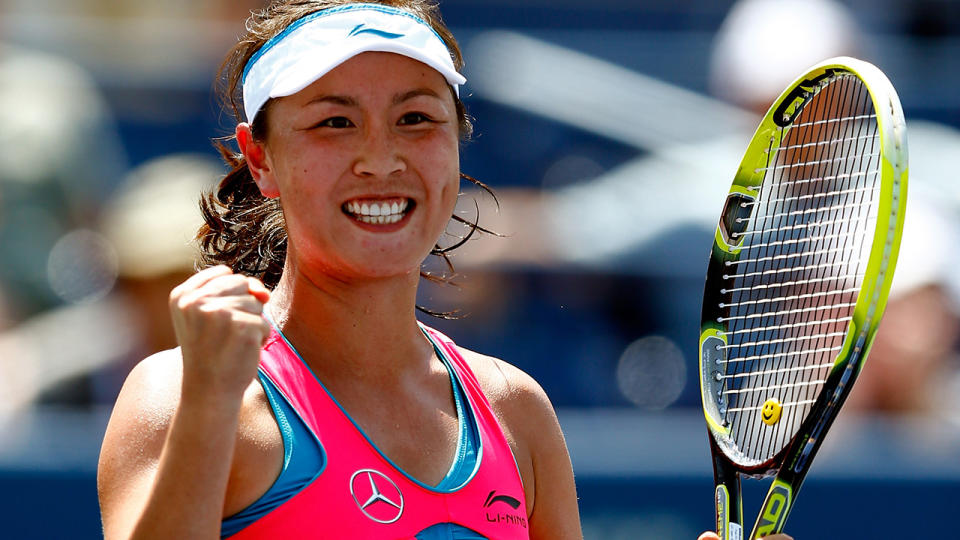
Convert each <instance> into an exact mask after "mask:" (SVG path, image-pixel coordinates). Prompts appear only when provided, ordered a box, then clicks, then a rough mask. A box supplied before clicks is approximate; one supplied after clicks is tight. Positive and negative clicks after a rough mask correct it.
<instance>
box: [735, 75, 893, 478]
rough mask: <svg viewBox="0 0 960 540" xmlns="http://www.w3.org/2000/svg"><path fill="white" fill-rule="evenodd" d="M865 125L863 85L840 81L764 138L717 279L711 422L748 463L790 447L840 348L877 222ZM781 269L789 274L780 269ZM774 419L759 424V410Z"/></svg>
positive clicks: (870, 139) (867, 109)
mask: <svg viewBox="0 0 960 540" xmlns="http://www.w3.org/2000/svg"><path fill="white" fill-rule="evenodd" d="M875 118H876V115H875V114H873V109H872V103H871V102H870V98H869V94H868V93H867V92H866V89H865V86H864V85H863V83H862V82H861V81H860V80H859V79H857V78H856V77H854V76H850V75H840V76H838V77H836V78H834V79H833V80H831V81H829V83H828V84H826V85H825V86H824V87H823V88H822V89H821V90H820V91H819V92H817V93H816V94H814V95H813V96H812V97H811V98H810V100H809V101H808V103H807V104H806V106H805V107H804V109H803V110H802V111H801V112H800V113H799V114H798V115H797V117H796V118H795V122H794V123H793V124H792V125H791V126H788V127H787V128H786V129H782V130H780V132H779V133H778V136H777V137H773V138H771V141H770V145H769V148H768V154H767V156H768V158H767V163H766V164H765V166H764V167H761V168H758V169H757V170H758V172H763V174H764V179H763V183H762V184H761V185H760V186H758V189H756V190H755V192H756V200H755V201H754V202H752V203H745V205H744V207H747V206H753V208H752V209H751V210H752V215H751V217H749V218H748V219H747V221H748V224H747V228H746V230H744V231H743V232H742V233H741V234H740V235H739V236H738V239H742V242H743V243H742V245H741V251H740V253H741V257H742V258H740V259H738V260H736V261H731V264H729V265H728V266H729V269H728V271H727V274H726V275H724V276H723V277H724V280H725V281H726V283H725V288H724V289H723V290H721V294H722V295H724V296H725V298H724V300H723V303H722V304H721V305H720V307H721V308H722V309H723V310H725V311H724V313H725V315H726V316H724V317H721V318H720V322H723V323H726V324H725V326H726V331H725V332H724V333H723V335H724V336H725V337H726V340H727V345H726V346H725V348H726V349H727V350H728V353H729V354H728V355H727V356H726V360H725V361H724V363H725V364H726V365H727V372H726V373H725V374H723V375H721V378H722V386H721V394H722V396H723V398H725V399H721V413H722V414H723V417H724V421H725V423H726V425H728V426H729V427H730V429H731V437H732V439H733V441H734V443H735V444H736V446H737V447H738V449H739V450H740V451H741V452H742V453H743V454H744V457H745V458H747V459H748V460H750V461H760V462H762V461H766V460H768V459H769V458H771V457H773V456H774V455H775V454H776V453H778V452H779V451H780V450H781V449H782V448H783V447H785V446H786V445H787V444H788V443H789V441H790V440H791V439H792V437H793V435H794V434H795V433H796V431H797V430H798V428H799V426H800V423H801V422H802V420H803V418H804V417H805V416H806V414H807V413H808V412H809V410H810V408H811V406H812V404H813V403H814V402H815V401H816V398H817V396H818V395H819V393H820V390H821V388H822V386H823V383H824V382H825V380H826V376H827V374H828V373H829V371H830V368H831V367H832V366H833V361H834V358H835V357H836V355H837V353H838V352H839V351H840V350H841V349H842V347H843V341H844V337H845V336H846V334H847V332H846V330H847V326H848V325H849V323H850V320H851V314H852V311H853V307H854V306H855V305H856V297H857V292H858V291H859V288H860V282H861V281H862V278H863V275H864V272H863V269H862V266H864V265H865V259H866V257H867V255H868V253H867V250H868V249H869V245H870V243H871V242H870V241H871V239H870V238H868V236H869V234H868V233H869V232H870V231H872V230H873V227H872V226H871V222H872V221H873V220H875V219H876V208H875V206H876V199H877V198H878V197H877V196H878V194H877V193H876V192H877V191H878V189H879V187H878V177H879V167H878V166H877V163H878V162H879V159H878V157H879V150H878V145H877V126H876V121H875ZM785 265H789V266H785ZM771 398H773V399H776V400H777V402H778V403H779V406H780V408H781V411H782V416H781V419H780V420H779V421H778V422H776V423H775V424H773V425H767V424H765V423H763V422H762V421H761V415H762V414H763V409H764V403H765V402H766V401H767V400H768V399H771Z"/></svg>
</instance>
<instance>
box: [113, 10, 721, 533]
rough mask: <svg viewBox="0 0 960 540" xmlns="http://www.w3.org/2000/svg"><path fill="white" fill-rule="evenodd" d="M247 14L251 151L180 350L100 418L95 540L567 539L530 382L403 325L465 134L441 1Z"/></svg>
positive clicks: (568, 492) (448, 212)
mask: <svg viewBox="0 0 960 540" xmlns="http://www.w3.org/2000/svg"><path fill="white" fill-rule="evenodd" d="M247 27H248V35H247V36H246V37H245V38H244V39H243V40H241V42H240V43H239V44H238V45H237V46H236V47H235V48H234V50H233V51H231V53H230V55H229V56H228V59H227V62H226V63H225V64H224V68H223V69H222V72H223V74H224V76H225V78H226V79H227V83H228V84H227V87H226V89H225V92H226V97H227V99H228V101H229V102H230V103H232V104H233V109H234V112H235V113H236V116H237V119H238V121H240V120H242V118H241V114H240V112H239V107H238V105H237V103H238V96H237V93H238V89H241V88H242V93H243V100H242V103H243V110H244V112H245V116H246V119H247V121H246V122H243V121H240V122H239V123H238V125H237V128H236V132H235V135H236V141H237V144H238V145H239V147H240V150H241V152H242V156H237V157H233V156H230V155H229V154H228V153H225V155H227V157H228V161H230V163H231V164H232V165H233V171H232V172H231V173H230V174H229V175H227V177H226V178H224V180H223V182H222V183H221V185H220V187H219V189H218V190H217V192H216V193H215V194H213V195H211V196H209V197H208V198H207V199H206V201H205V203H204V214H205V218H206V220H207V226H206V228H205V229H204V230H203V231H201V241H202V243H203V246H204V253H203V256H204V258H205V261H206V262H208V263H210V267H208V268H207V269H205V270H203V271H201V272H199V273H197V274H195V275H194V276H192V277H191V278H189V279H187V280H186V281H185V282H184V283H182V284H181V285H180V286H178V287H177V288H175V289H174V290H173V292H172V293H171V295H170V309H171V313H172V317H173V321H174V327H175V329H176V332H177V340H178V342H179V344H180V348H179V349H174V350H169V351H165V352H162V353H159V354H156V355H154V356H152V357H150V358H148V359H146V360H144V361H143V362H142V363H140V364H139V365H138V366H137V367H136V368H135V369H134V370H133V371H132V372H131V374H130V376H129V377H128V379H127V381H126V383H125V385H124V388H123V390H122V392H121V394H120V397H119V398H118V400H117V404H116V406H115V409H114V413H113V416H112V417H111V419H110V424H109V426H108V428H107V433H106V436H105V438H104V443H103V449H102V452H101V457H100V468H99V474H98V488H99V493H100V504H101V509H102V514H103V525H104V535H105V537H106V538H107V540H113V539H118V538H164V539H169V538H178V539H181V538H216V537H217V536H220V537H231V538H237V539H248V538H249V539H259V538H390V539H394V538H416V539H418V540H429V539H433V538H456V539H464V540H465V539H478V538H479V539H482V538H496V539H513V538H534V539H540V538H542V539H551V540H562V539H566V538H581V537H582V534H581V532H580V524H579V515H578V509H577V500H576V492H575V487H574V482H573V473H572V470H571V466H570V459H569V456H568V454H567V450H566V446H565V444H564V441H563V436H562V434H561V432H560V428H559V425H558V423H557V419H556V416H555V415H554V412H553V409H552V407H551V405H550V402H549V401H548V399H547V397H546V395H545V394H544V393H543V390H542V389H541V388H540V387H539V386H538V385H537V383H536V382H534V381H533V380H532V379H531V378H530V377H529V376H527V375H526V374H524V373H522V372H521V371H519V370H518V369H516V368H514V367H513V366H511V365H509V364H506V363H504V362H502V361H500V360H497V359H494V358H490V357H486V356H483V355H480V354H477V353H475V352H472V351H468V350H466V349H463V348H459V347H457V346H456V345H454V344H453V343H452V342H450V341H449V339H447V338H446V337H444V336H442V335H441V334H439V333H438V332H436V331H434V330H431V329H429V328H427V327H425V326H422V325H420V324H419V323H418V322H417V320H416V318H415V307H416V306H415V299H416V291H417V285H418V281H419V269H420V265H421V263H422V262H423V260H424V259H425V258H426V256H427V255H428V254H429V253H431V252H432V251H434V252H441V250H439V248H437V247H436V242H437V238H439V237H440V235H441V234H442V233H443V231H444V229H445V227H446V225H447V223H448V221H449V220H450V219H451V216H452V214H453V209H454V204H455V202H456V197H457V193H458V191H459V177H460V173H459V148H458V147H459V143H460V141H461V139H462V138H464V137H465V136H466V135H467V134H468V133H469V129H470V124H469V121H468V118H467V116H466V113H465V112H464V109H463V106H462V104H461V102H460V100H459V97H458V88H459V85H461V84H463V83H464V79H463V77H462V76H461V75H460V74H459V72H458V70H459V68H460V67H461V66H462V59H461V56H460V51H459V49H458V47H457V44H456V42H455V41H454V39H453V37H452V35H450V33H449V31H448V30H447V29H446V27H445V26H444V25H443V23H442V22H441V20H440V18H439V14H438V13H437V12H436V10H435V8H434V7H433V6H431V5H430V3H429V1H428V0H389V1H384V2H382V3H379V4H358V3H353V2H349V1H348V0H315V1H304V0H299V1H298V0H283V1H280V2H275V3H274V4H273V5H272V6H271V7H270V8H268V10H267V11H266V12H264V13H263V14H260V15H259V16H255V17H254V18H252V19H251V20H250V21H248V26H247ZM218 263H219V264H218ZM258 368H259V369H258ZM707 537H708V536H707V535H705V536H704V538H707ZM711 537H713V536H711Z"/></svg>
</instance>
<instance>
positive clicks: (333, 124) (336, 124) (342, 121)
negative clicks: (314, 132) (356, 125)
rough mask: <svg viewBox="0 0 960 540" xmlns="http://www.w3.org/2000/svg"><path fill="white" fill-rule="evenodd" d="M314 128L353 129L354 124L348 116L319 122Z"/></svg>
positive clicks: (333, 117) (334, 117)
mask: <svg viewBox="0 0 960 540" xmlns="http://www.w3.org/2000/svg"><path fill="white" fill-rule="evenodd" d="M313 127H315V128H320V127H328V128H334V129H344V128H348V127H353V122H351V121H350V119H349V118H347V117H346V116H332V117H330V118H327V119H325V120H322V121H320V122H318V123H317V124H315V125H314V126H313Z"/></svg>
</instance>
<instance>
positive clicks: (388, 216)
mask: <svg viewBox="0 0 960 540" xmlns="http://www.w3.org/2000/svg"><path fill="white" fill-rule="evenodd" d="M346 207H347V211H348V212H350V213H351V214H354V215H355V216H357V217H358V218H360V220H361V221H364V222H367V223H395V222H397V221H399V220H400V218H401V217H402V216H403V212H405V211H406V209H407V200H406V199H404V200H402V201H399V202H397V201H394V202H392V203H388V202H384V203H361V202H359V201H350V202H348V203H347V204H346Z"/></svg>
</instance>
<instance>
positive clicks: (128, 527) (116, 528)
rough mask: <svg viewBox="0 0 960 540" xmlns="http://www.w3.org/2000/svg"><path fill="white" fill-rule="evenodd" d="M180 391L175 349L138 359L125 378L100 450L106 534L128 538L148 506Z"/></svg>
mask: <svg viewBox="0 0 960 540" xmlns="http://www.w3.org/2000/svg"><path fill="white" fill-rule="evenodd" d="M179 395H180V362H179V356H178V354H177V351H176V350H172V351H164V352H162V353H158V354H156V355H154V356H151V357H150V358H148V359H146V360H144V361H143V362H141V363H140V364H138V365H137V366H136V367H135V368H134V369H133V370H132V371H131V372H130V375H129V376H128V377H127V380H126V382H124V384H123V389H122V390H121V391H120V395H119V397H118V398H117V403H116V405H115V406H114V408H113V414H111V416H110V422H109V424H108V425H107V431H106V434H105V435H104V438H103V446H102V447H101V449H100V461H99V465H98V468H97V492H98V495H99V498H100V512H101V516H102V519H103V528H104V535H105V536H106V538H111V537H113V538H116V537H125V536H127V535H129V534H130V533H131V532H132V530H133V527H134V525H135V521H136V518H137V515H138V512H139V511H140V510H141V509H142V508H143V507H144V506H145V504H146V500H147V497H148V496H149V494H150V489H151V487H152V485H153V479H154V476H155V474H156V471H157V465H158V463H159V460H160V453H161V451H162V450H163V446H164V441H165V440H166V436H167V431H168V429H169V427H170V423H171V421H172V418H173V413H174V411H175V410H176V407H177V403H178V401H179Z"/></svg>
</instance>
